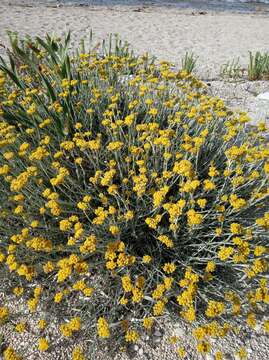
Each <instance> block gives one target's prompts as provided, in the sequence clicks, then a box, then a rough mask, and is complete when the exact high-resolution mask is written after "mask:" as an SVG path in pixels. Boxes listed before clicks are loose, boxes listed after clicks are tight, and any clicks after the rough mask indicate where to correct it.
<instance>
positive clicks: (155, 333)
mask: <svg viewBox="0 0 269 360" xmlns="http://www.w3.org/2000/svg"><path fill="white" fill-rule="evenodd" d="M153 335H154V336H157V337H160V336H162V335H163V334H162V333H161V332H160V330H155V331H154V334H153Z"/></svg>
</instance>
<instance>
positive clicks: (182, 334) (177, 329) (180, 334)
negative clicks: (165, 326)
mask: <svg viewBox="0 0 269 360" xmlns="http://www.w3.org/2000/svg"><path fill="white" fill-rule="evenodd" d="M174 334H175V335H176V336H178V337H180V338H183V337H185V336H186V332H185V330H184V329H183V328H182V327H180V326H177V327H175V329H174Z"/></svg>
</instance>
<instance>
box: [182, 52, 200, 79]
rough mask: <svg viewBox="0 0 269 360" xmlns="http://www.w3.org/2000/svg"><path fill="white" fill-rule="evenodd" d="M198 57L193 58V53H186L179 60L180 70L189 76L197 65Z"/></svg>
mask: <svg viewBox="0 0 269 360" xmlns="http://www.w3.org/2000/svg"><path fill="white" fill-rule="evenodd" d="M197 60H198V56H195V55H194V53H193V52H190V53H189V52H188V51H187V52H186V53H185V55H184V56H183V57H182V59H181V69H182V70H183V71H186V73H187V74H191V73H192V72H193V71H194V69H195V67H196V64H197Z"/></svg>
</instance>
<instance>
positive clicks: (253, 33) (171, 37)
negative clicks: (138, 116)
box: [0, 0, 269, 79]
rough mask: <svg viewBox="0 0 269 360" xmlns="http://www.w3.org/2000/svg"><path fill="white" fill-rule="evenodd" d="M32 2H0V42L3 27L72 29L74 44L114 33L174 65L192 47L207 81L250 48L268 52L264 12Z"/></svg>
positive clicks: (267, 24)
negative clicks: (91, 37) (204, 10)
mask: <svg viewBox="0 0 269 360" xmlns="http://www.w3.org/2000/svg"><path fill="white" fill-rule="evenodd" d="M18 4H19V5H18ZM35 4H37V1H34V2H33V1H30V0H28V1H26V0H24V1H21V0H20V1H19V0H1V1H0V43H2V44H7V42H8V38H7V34H6V31H7V30H14V31H18V32H19V33H20V34H22V35H25V34H29V35H31V36H34V35H39V36H40V35H44V34H45V33H46V32H49V33H51V32H54V33H55V34H58V35H62V34H64V33H65V32H67V31H68V30H69V29H71V30H72V33H73V41H74V43H76V42H77V41H78V39H80V38H81V37H84V36H85V37H87V36H88V37H89V34H90V30H91V29H93V32H94V35H95V39H96V41H98V40H101V39H103V38H104V37H106V36H107V35H108V34H109V33H119V34H120V36H121V38H122V39H124V40H127V41H128V42H130V43H131V45H132V47H133V48H134V49H135V50H136V51H137V52H139V53H144V52H149V53H151V54H154V55H156V56H157V57H158V58H159V59H166V60H170V61H172V62H174V63H175V64H176V65H178V64H179V62H180V58H181V57H182V55H183V54H184V53H185V52H186V51H193V52H194V53H195V54H197V55H198V56H199V61H198V73H199V75H200V76H202V77H203V78H211V79H212V78H215V77H217V76H218V75H219V71H220V66H221V65H222V64H224V63H225V62H227V61H229V60H231V59H233V58H237V57H240V58H241V61H242V64H243V65H245V64H246V63H247V60H248V51H249V50H252V51H255V50H261V51H264V50H269V44H268V33H269V16H268V15H266V14H259V13H258V14H239V13H235V14H233V13H229V12H225V13H224V12H222V13H221V12H219V13H213V12H209V13H206V14H204V15H200V14H199V12H198V11H192V10H177V9H174V8H158V7H144V8H143V7H136V8H134V7H122V6H116V7H110V8H109V7H102V6H101V7H74V6H69V7H58V8H57V7H45V6H42V5H38V6H37V5H35ZM3 51H4V50H3V48H2V49H0V53H2V54H3Z"/></svg>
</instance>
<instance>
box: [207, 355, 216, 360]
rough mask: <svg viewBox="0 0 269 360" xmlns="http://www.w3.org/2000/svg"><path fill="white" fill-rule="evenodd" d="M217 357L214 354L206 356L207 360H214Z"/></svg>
mask: <svg viewBox="0 0 269 360" xmlns="http://www.w3.org/2000/svg"><path fill="white" fill-rule="evenodd" d="M214 359H215V356H213V355H212V354H207V355H206V360H214Z"/></svg>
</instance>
